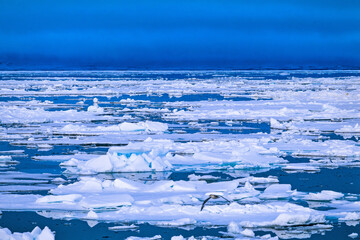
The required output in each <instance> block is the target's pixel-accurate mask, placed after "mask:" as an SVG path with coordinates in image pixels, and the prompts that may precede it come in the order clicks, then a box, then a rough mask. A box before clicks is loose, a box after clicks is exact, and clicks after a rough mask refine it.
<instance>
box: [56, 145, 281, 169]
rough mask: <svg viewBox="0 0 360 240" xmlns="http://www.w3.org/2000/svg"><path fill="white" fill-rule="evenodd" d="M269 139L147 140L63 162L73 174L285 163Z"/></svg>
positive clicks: (250, 166)
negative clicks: (82, 159)
mask: <svg viewBox="0 0 360 240" xmlns="http://www.w3.org/2000/svg"><path fill="white" fill-rule="evenodd" d="M267 141H269V139H243V140H239V141H204V142H187V143H176V142H174V141H171V140H153V139H151V138H148V139H146V140H145V141H144V142H137V143H129V144H128V145H127V146H124V147H112V148H110V149H109V151H108V153H107V154H106V155H103V156H99V157H97V158H94V159H91V160H88V161H81V160H77V159H75V158H73V159H71V160H69V161H66V162H63V163H61V166H63V167H66V168H67V170H68V172H70V173H80V174H91V173H101V172H146V171H168V170H171V169H184V168H213V169H229V168H231V169H244V168H269V167H270V166H271V165H274V164H279V163H284V162H286V161H285V160H284V159H282V158H279V157H277V154H278V153H279V152H278V150H277V149H276V148H264V147H263V146H262V145H261V143H264V142H267Z"/></svg>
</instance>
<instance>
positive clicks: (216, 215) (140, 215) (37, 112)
mask: <svg viewBox="0 0 360 240" xmlns="http://www.w3.org/2000/svg"><path fill="white" fill-rule="evenodd" d="M0 97H1V99H0V115H1V117H0V148H1V151H0V210H4V211H36V212H37V213H38V214H39V215H41V216H43V217H47V218H49V221H57V219H62V220H65V221H66V220H71V219H80V220H83V221H86V222H87V223H88V225H89V226H90V227H94V226H95V225H96V223H98V222H102V223H104V224H109V223H112V224H115V226H114V225H109V227H108V228H107V227H106V229H109V231H112V232H114V231H121V232H124V231H125V232H127V233H129V232H131V235H133V237H129V238H128V239H161V238H165V239H167V238H169V239H170V238H171V239H174V240H176V239H202V238H204V239H216V238H219V237H229V238H234V239H278V238H280V239H289V238H311V237H312V235H313V234H328V232H330V231H331V229H332V228H333V227H337V223H338V222H340V223H344V224H346V225H347V226H356V225H357V224H359V222H360V195H359V192H357V193H351V194H350V193H347V192H345V191H344V192H343V191H342V190H341V189H340V190H339V189H335V186H334V187H333V186H332V185H331V184H327V185H325V186H323V185H322V184H323V183H317V182H316V181H314V182H312V181H307V182H306V184H313V185H312V186H305V189H315V190H312V191H310V190H306V191H303V189H294V187H293V186H295V184H294V182H296V183H298V182H300V183H301V181H302V179H306V178H310V179H312V178H311V177H312V176H316V174H320V173H322V172H323V171H325V169H324V168H326V170H329V171H330V170H331V169H335V168H340V169H342V168H347V169H352V170H354V171H356V167H359V166H360V145H359V137H360V127H359V123H360V102H359V101H357V99H359V98H360V73H359V72H357V71H240V72H238V71H164V72H157V71H147V72H141V71H134V72H131V71H124V72H122V71H107V72H101V71H93V72H86V71H74V72H71V71H70V72H60V71H59V72H41V71H40V72H22V71H18V72H1V73H0ZM59 165H60V167H61V168H59ZM43 172H44V173H43ZM289 173H292V174H289ZM274 175H275V176H274ZM329 175H331V174H329ZM329 175H326V176H329ZM304 176H305V177H304ZM331 177H334V178H335V175H334V176H332V175H331ZM289 179H290V180H289ZM314 179H315V178H314ZM337 180H338V179H336V181H337ZM291 181H293V182H292V184H290V183H291ZM339 181H341V180H339ZM351 183H353V184H354V189H356V186H358V185H357V182H356V181H355V180H353V181H351ZM355 185H356V186H355ZM296 186H297V187H299V188H302V187H303V186H302V185H301V184H298V185H296ZM354 192H356V191H355V190H354ZM205 200H206V201H205ZM3 218H6V216H5V215H4V216H3ZM4 220H5V223H6V219H4ZM144 224H145V225H146V224H147V225H146V227H147V228H150V229H152V230H154V229H158V228H170V229H168V231H169V234H170V235H171V236H169V235H167V236H165V235H164V236H163V237H161V236H160V234H157V233H156V232H151V233H149V235H148V236H147V237H144V238H142V237H139V234H138V233H139V232H142V226H143V225H144ZM55 225H56V224H53V225H51V226H55ZM6 227H7V228H9V229H6V228H1V229H0V238H2V237H3V236H4V237H3V238H5V239H52V238H53V237H54V235H53V233H52V232H51V231H50V230H49V229H48V228H45V229H44V230H40V229H39V228H36V229H34V231H32V232H27V233H12V232H11V231H12V229H11V226H6ZM32 228H33V226H32ZM210 228H211V229H212V230H213V229H221V230H217V231H215V230H214V231H212V230H211V231H209V232H212V234H213V233H214V232H216V233H214V234H215V235H216V236H207V234H205V235H201V234H203V233H204V232H203V233H201V234H199V233H198V232H197V231H198V229H210ZM173 229H176V231H177V230H180V229H181V230H184V231H191V234H190V233H189V234H187V236H191V235H194V237H183V236H181V235H179V234H180V233H179V232H175V231H174V232H172V231H173ZM194 229H195V230H194ZM29 230H30V228H29ZM29 230H27V231H29ZM52 230H55V231H56V229H52ZM264 232H265V233H264ZM325 232H326V233H325ZM352 232H353V233H354V232H357V229H353V231H352ZM349 233H351V232H349ZM1 234H2V235H1ZM181 234H183V233H181ZM131 235H127V236H131ZM210 235H211V234H210ZM348 235H349V234H348V233H347V234H344V237H346V238H347V237H348ZM141 236H143V235H141ZM184 236H185V235H184ZM44 237H45V238H44ZM349 237H355V238H356V236H355V234H350V235H349ZM330 238H331V237H329V239H330Z"/></svg>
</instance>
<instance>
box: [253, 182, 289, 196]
mask: <svg viewBox="0 0 360 240" xmlns="http://www.w3.org/2000/svg"><path fill="white" fill-rule="evenodd" d="M292 193H293V191H292V190H291V185H290V184H272V185H270V186H269V187H267V188H266V189H265V190H264V192H263V193H262V194H261V195H260V196H259V197H260V198H261V199H284V198H288V197H290V196H291V194H292Z"/></svg>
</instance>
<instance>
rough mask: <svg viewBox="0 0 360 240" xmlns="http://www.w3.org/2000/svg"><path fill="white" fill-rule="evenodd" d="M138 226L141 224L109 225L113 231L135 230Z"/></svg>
mask: <svg viewBox="0 0 360 240" xmlns="http://www.w3.org/2000/svg"><path fill="white" fill-rule="evenodd" d="M137 228H139V226H136V225H134V224H131V225H122V226H113V227H108V229H109V230H111V231H128V230H135V229H137Z"/></svg>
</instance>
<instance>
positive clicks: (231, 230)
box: [227, 222, 242, 234]
mask: <svg viewBox="0 0 360 240" xmlns="http://www.w3.org/2000/svg"><path fill="white" fill-rule="evenodd" d="M241 230H242V229H241V228H240V227H239V225H238V224H237V223H236V222H230V223H229V225H228V227H227V231H228V232H229V233H235V234H239V233H241Z"/></svg>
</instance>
